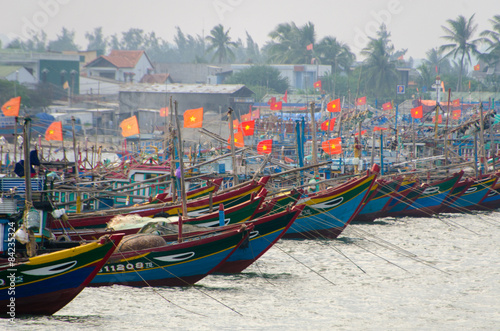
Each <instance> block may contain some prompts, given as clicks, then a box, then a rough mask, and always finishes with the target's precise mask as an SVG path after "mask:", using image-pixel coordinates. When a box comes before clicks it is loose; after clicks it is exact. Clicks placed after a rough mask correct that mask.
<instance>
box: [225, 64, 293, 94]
mask: <svg viewBox="0 0 500 331" xmlns="http://www.w3.org/2000/svg"><path fill="white" fill-rule="evenodd" d="M224 83H226V84H245V85H246V86H248V88H250V89H251V90H253V91H254V92H256V97H257V98H258V99H259V98H260V97H263V96H264V95H265V94H266V93H269V92H270V91H275V92H277V93H285V91H286V90H288V88H289V84H288V79H287V78H283V77H281V76H280V72H279V70H278V69H275V68H273V67H270V66H267V65H252V66H250V67H249V68H246V69H243V70H241V71H238V72H236V73H234V74H233V75H231V76H230V77H228V78H227V79H226V80H225V82H224ZM257 87H258V88H257ZM259 90H261V91H262V95H260V94H259V93H258V91H259Z"/></svg>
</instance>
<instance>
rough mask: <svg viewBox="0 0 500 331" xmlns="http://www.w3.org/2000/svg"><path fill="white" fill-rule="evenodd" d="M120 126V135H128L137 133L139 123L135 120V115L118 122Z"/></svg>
mask: <svg viewBox="0 0 500 331" xmlns="http://www.w3.org/2000/svg"><path fill="white" fill-rule="evenodd" d="M120 128H121V129H122V136H124V137H129V136H133V135H135V134H139V133H140V131H139V123H138V122H137V117H135V115H134V116H132V117H129V118H126V119H124V120H123V121H122V122H121V123H120Z"/></svg>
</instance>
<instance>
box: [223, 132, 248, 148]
mask: <svg viewBox="0 0 500 331" xmlns="http://www.w3.org/2000/svg"><path fill="white" fill-rule="evenodd" d="M230 141H231V138H227V143H228V144H229V146H227V148H229V149H231V144H230ZM234 147H245V140H244V138H243V132H241V131H238V132H236V133H235V134H234Z"/></svg>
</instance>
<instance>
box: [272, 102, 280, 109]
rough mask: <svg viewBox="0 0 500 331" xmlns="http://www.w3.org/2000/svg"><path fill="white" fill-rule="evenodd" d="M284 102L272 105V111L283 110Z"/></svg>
mask: <svg viewBox="0 0 500 331" xmlns="http://www.w3.org/2000/svg"><path fill="white" fill-rule="evenodd" d="M281 107H282V102H281V101H280V102H275V103H272V104H271V110H281Z"/></svg>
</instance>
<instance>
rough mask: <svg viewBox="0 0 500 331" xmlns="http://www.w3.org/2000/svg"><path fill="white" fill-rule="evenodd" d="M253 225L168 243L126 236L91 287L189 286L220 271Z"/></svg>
mask: <svg viewBox="0 0 500 331" xmlns="http://www.w3.org/2000/svg"><path fill="white" fill-rule="evenodd" d="M252 229H253V226H252V225H251V224H239V225H232V226H229V228H227V229H226V230H224V231H221V230H220V229H218V230H208V229H207V230H206V231H205V232H204V234H203V235H197V236H191V237H183V238H182V241H180V242H179V241H166V240H165V239H163V237H161V236H159V235H154V234H135V235H129V236H126V237H124V239H123V241H122V243H121V245H120V246H119V247H118V248H117V250H116V252H115V253H114V254H113V255H112V256H111V257H110V259H109V261H108V262H107V263H106V264H105V265H104V266H103V267H102V268H101V270H99V272H98V273H97V275H96V277H95V278H94V279H93V280H92V282H91V283H90V286H107V285H113V284H119V285H128V286H137V287H145V286H188V285H193V284H195V283H196V282H198V281H199V280H201V279H203V278H204V277H206V276H207V275H209V274H210V273H212V272H213V271H215V270H216V269H217V267H218V266H219V265H221V264H222V263H223V262H224V261H226V260H227V258H228V257H229V256H230V255H231V254H233V253H234V252H235V251H236V250H237V249H238V247H240V245H242V244H243V243H245V242H246V241H247V240H248V236H249V234H250V232H251V231H252Z"/></svg>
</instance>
